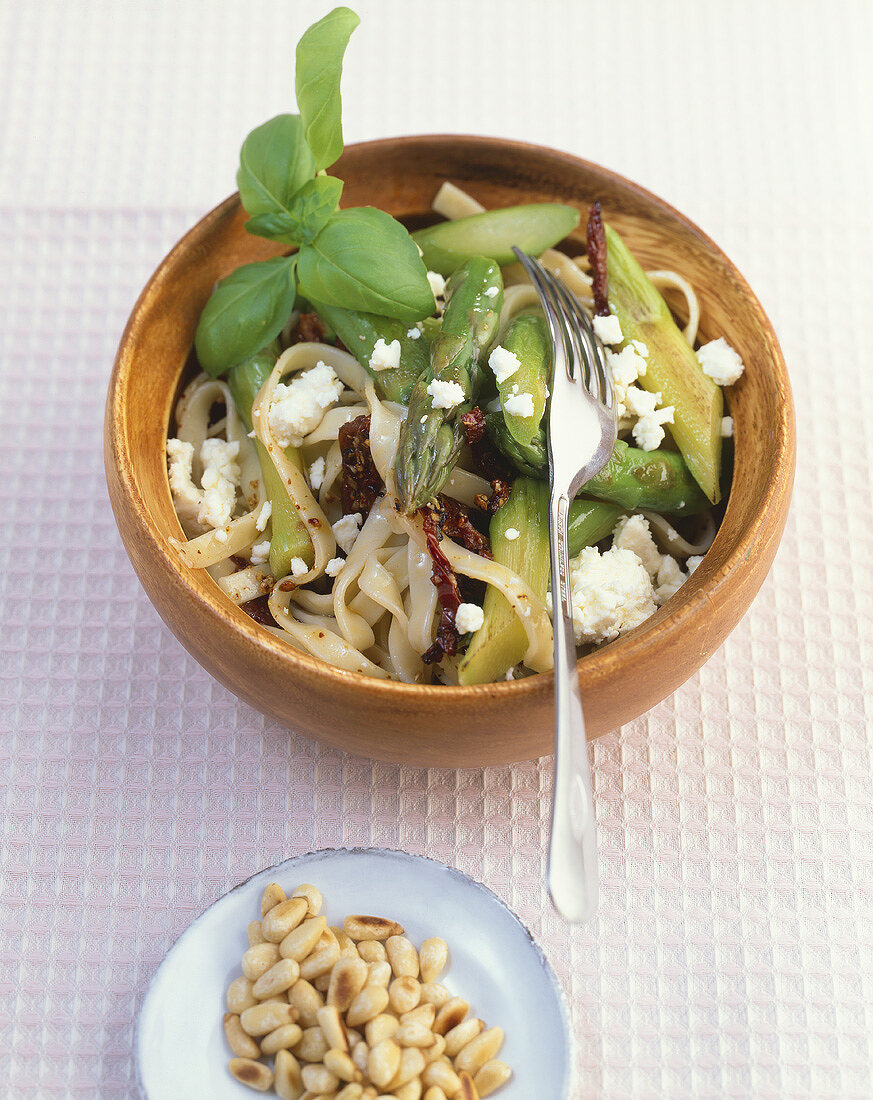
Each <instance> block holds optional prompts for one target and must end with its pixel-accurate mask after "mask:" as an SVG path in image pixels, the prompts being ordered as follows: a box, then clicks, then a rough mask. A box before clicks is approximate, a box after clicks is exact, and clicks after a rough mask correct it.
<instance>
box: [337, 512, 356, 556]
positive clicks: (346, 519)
mask: <svg viewBox="0 0 873 1100" xmlns="http://www.w3.org/2000/svg"><path fill="white" fill-rule="evenodd" d="M363 522H364V517H363V516H362V515H361V513H360V512H352V514H351V515H349V516H343V517H342V519H338V520H337V521H336V523H335V524H334V525H333V526H332V527H331V530H332V531H333V537H334V538H335V539H336V541H337V546H339V548H340V550H342V551H343V553H344V554H348V553H349V551H350V550H351V548H352V547H353V546H354V545H355V539H356V538H357V537H358V535H359V533H360V530H361V524H362V523H363Z"/></svg>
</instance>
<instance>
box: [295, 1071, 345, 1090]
mask: <svg viewBox="0 0 873 1100" xmlns="http://www.w3.org/2000/svg"><path fill="white" fill-rule="evenodd" d="M301 1076H302V1077H303V1084H304V1085H306V1087H307V1088H308V1089H309V1091H310V1092H316V1093H317V1092H330V1093H334V1092H336V1090H337V1089H338V1088H339V1077H337V1075H336V1074H335V1073H331V1071H330V1070H329V1069H328V1068H327V1066H321V1065H312V1066H304V1067H303V1069H302V1070H301Z"/></svg>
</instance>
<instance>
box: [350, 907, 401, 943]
mask: <svg viewBox="0 0 873 1100" xmlns="http://www.w3.org/2000/svg"><path fill="white" fill-rule="evenodd" d="M343 928H344V929H345V931H346V935H347V936H349V937H350V938H351V939H353V940H355V941H356V942H357V941H358V940H387V939H388V937H389V936H402V935H403V931H404V929H403V926H402V925H400V924H398V923H397V921H394V920H388V919H387V918H385V917H368V916H364V915H362V914H358V915H356V916H352V917H346V919H345V920H344V921H343Z"/></svg>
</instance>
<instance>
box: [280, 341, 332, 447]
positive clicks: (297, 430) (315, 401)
mask: <svg viewBox="0 0 873 1100" xmlns="http://www.w3.org/2000/svg"><path fill="white" fill-rule="evenodd" d="M342 392H343V384H342V382H340V380H339V379H338V378H337V376H336V374H335V373H334V370H333V367H329V366H328V365H327V363H321V362H319V363H317V364H316V365H315V366H314V367H312V368H311V369H310V370H307V371H303V372H302V373H301V374H298V375H296V377H295V378H294V379H292V381H291V383H290V384H289V385H285V383H283V382H280V383H279V384H278V385H277V386H276V388H275V390H274V391H273V400H272V402H271V403H270V411H269V413H268V414H267V416H268V420H269V423H270V430H271V431H272V433H273V435H274V436H275V437H276V441H277V442H278V444H279V446H280V447H289V446H292V447H299V446H300V445H301V444H302V443H303V439H304V437H305V436H307V435H309V433H310V432H313V431H315V429H316V428H317V427H318V425H319V424H320V423H321V421H322V420H323V418H324V414H325V412H326V411H327V410H328V409H329V408H330V407H331V406H332V405H335V404H336V403H337V401H339V399H340V397H341V395H342Z"/></svg>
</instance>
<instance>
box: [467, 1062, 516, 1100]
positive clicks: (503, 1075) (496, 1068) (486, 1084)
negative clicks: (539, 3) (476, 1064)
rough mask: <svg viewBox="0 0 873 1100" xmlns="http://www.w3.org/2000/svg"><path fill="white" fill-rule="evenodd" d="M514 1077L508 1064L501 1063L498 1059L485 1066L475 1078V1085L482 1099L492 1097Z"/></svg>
mask: <svg viewBox="0 0 873 1100" xmlns="http://www.w3.org/2000/svg"><path fill="white" fill-rule="evenodd" d="M511 1076H512V1070H511V1069H510V1068H509V1066H508V1065H507V1064H506V1062H499V1061H498V1060H497V1059H496V1058H495V1059H493V1060H492V1061H490V1062H486V1063H485V1065H484V1066H483V1067H482V1068H481V1069H480V1070H479V1072H478V1073H477V1074H476V1075H475V1077H474V1078H473V1083H474V1084H475V1086H476V1088H477V1089H478V1090H479V1095H480V1096H482V1097H485V1096H490V1095H491V1093H492V1092H495V1091H496V1090H497V1089H499V1088H500V1086H501V1085H505V1084H506V1082H507V1081H508V1080H509V1078H510V1077H511Z"/></svg>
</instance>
